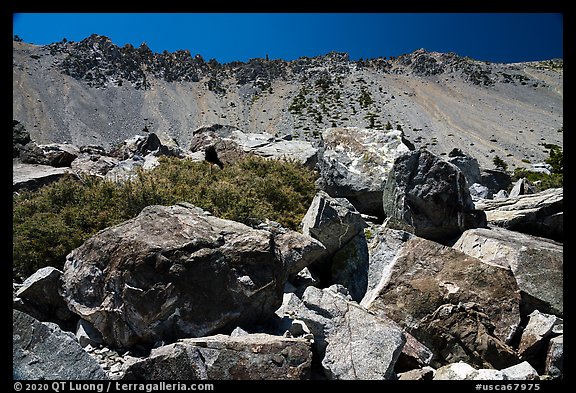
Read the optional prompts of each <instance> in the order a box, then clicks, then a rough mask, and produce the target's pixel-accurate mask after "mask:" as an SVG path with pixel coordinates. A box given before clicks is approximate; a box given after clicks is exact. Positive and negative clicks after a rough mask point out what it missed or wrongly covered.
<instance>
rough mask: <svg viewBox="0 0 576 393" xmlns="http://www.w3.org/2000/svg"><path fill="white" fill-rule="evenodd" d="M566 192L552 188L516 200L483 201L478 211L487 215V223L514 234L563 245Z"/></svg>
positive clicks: (478, 203) (521, 196)
mask: <svg viewBox="0 0 576 393" xmlns="http://www.w3.org/2000/svg"><path fill="white" fill-rule="evenodd" d="M563 201H564V189H563V188H549V189H547V190H544V191H540V192H537V193H535V194H529V195H520V196H517V197H514V198H508V199H498V200H481V201H478V202H476V203H475V206H476V209H480V210H483V211H484V212H485V213H486V219H487V220H488V223H489V224H491V225H493V226H498V227H502V228H506V229H510V230H512V231H517V232H523V233H528V234H531V235H535V236H541V237H547V238H549V239H553V240H557V241H562V239H563V220H562V215H558V214H559V213H562V211H563Z"/></svg>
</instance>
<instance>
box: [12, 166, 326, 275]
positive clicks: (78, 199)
mask: <svg viewBox="0 0 576 393" xmlns="http://www.w3.org/2000/svg"><path fill="white" fill-rule="evenodd" d="M316 177H317V175H316V173H315V172H313V171H311V170H309V169H308V168H306V167H304V166H302V165H301V164H298V163H296V162H291V161H280V160H266V159H263V158H260V157H248V158H246V159H244V160H242V161H239V162H238V163H237V164H235V165H228V166H225V167H224V169H222V170H218V169H210V164H208V163H207V162H193V161H190V160H181V159H177V158H173V157H162V158H160V165H159V166H158V167H157V168H155V169H153V170H151V171H147V172H145V171H139V172H138V173H137V176H136V177H135V179H133V180H131V181H128V182H125V183H122V184H117V183H114V182H111V181H107V180H103V179H101V178H96V177H94V178H92V177H88V178H85V179H83V180H82V181H78V180H77V179H76V178H74V177H71V176H69V177H64V178H62V179H60V180H59V181H58V182H55V183H53V184H51V185H48V186H45V187H43V188H41V189H40V190H38V191H36V192H29V191H25V192H22V193H20V194H19V195H16V196H14V199H13V264H14V274H15V275H16V276H19V277H20V278H25V277H27V276H29V275H30V274H32V273H33V272H35V271H36V270H37V269H39V268H41V267H44V266H54V267H56V268H59V269H61V268H62V267H63V264H64V261H65V258H66V255H67V254H68V253H69V252H70V251H72V250H73V249H74V248H76V247H78V246H80V245H81V244H82V243H83V242H84V241H85V240H86V239H88V238H89V237H91V236H92V235H94V234H95V233H96V232H98V231H99V230H102V229H104V228H106V227H109V226H111V225H115V224H118V223H120V222H122V221H125V220H128V219H130V218H133V217H135V216H136V215H138V214H139V213H140V211H141V210H142V209H143V208H144V207H146V206H148V205H155V204H158V205H171V204H174V203H178V202H189V203H192V204H194V205H196V206H199V207H201V208H203V209H206V210H208V211H210V212H212V214H214V215H215V216H217V217H221V218H226V219H230V220H235V221H239V222H243V223H245V224H249V225H250V224H255V223H258V222H261V221H263V220H264V219H270V220H273V221H277V222H279V223H280V224H282V225H283V226H285V227H287V228H291V229H298V226H299V224H300V221H301V220H302V217H303V216H304V214H305V213H306V211H307V209H308V207H309V205H310V203H311V202H312V199H313V198H314V195H315V193H316V189H315V184H314V182H315V180H316Z"/></svg>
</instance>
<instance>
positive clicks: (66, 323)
mask: <svg viewBox="0 0 576 393" xmlns="http://www.w3.org/2000/svg"><path fill="white" fill-rule="evenodd" d="M61 277H62V272H61V271H60V270H58V269H56V268H53V267H51V266H47V267H44V268H42V269H39V270H38V271H36V272H35V273H34V274H32V275H31V276H30V277H28V278H27V279H26V280H25V281H24V283H23V284H22V286H20V288H18V290H17V291H16V294H15V295H16V296H17V301H15V302H14V305H13V307H14V308H15V309H18V310H20V311H23V312H25V313H27V314H29V315H31V316H33V317H34V318H36V319H38V320H40V321H49V322H54V323H57V324H58V325H60V327H62V328H68V327H70V326H71V324H72V323H73V321H74V320H75V319H74V315H73V314H72V313H71V312H70V310H68V307H67V306H66V302H64V299H63V298H62V296H61V295H60V293H59V288H60V278H61Z"/></svg>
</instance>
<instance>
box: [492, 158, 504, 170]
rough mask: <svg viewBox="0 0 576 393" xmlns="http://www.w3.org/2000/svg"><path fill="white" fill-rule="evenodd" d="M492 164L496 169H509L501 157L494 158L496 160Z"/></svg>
mask: <svg viewBox="0 0 576 393" xmlns="http://www.w3.org/2000/svg"><path fill="white" fill-rule="evenodd" d="M492 163H493V164H494V166H495V167H496V169H500V170H503V171H506V169H508V164H506V162H505V161H504V160H503V159H501V158H500V156H494V158H493V159H492Z"/></svg>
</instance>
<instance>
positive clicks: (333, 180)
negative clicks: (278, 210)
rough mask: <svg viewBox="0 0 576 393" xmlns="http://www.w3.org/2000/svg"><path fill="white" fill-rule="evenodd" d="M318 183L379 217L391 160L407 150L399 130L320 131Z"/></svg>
mask: <svg viewBox="0 0 576 393" xmlns="http://www.w3.org/2000/svg"><path fill="white" fill-rule="evenodd" d="M321 143H322V144H323V146H324V147H323V149H322V150H321V152H320V156H319V160H318V169H319V172H320V179H319V186H320V188H321V189H322V190H324V191H326V192H327V193H328V194H329V195H330V196H332V197H336V198H347V199H348V200H349V201H350V202H351V203H352V204H353V205H354V207H356V209H358V211H359V212H361V213H364V214H369V215H375V216H379V217H382V216H383V213H384V212H383V210H382V190H383V189H384V185H385V183H386V179H387V177H388V173H389V172H390V170H391V169H392V165H393V163H394V159H396V157H398V156H399V155H401V154H403V153H406V152H407V151H409V147H408V146H407V145H406V144H405V143H404V142H403V134H402V132H401V131H384V130H372V129H360V128H357V127H340V128H328V129H326V130H325V131H324V132H323V133H322V141H321Z"/></svg>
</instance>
